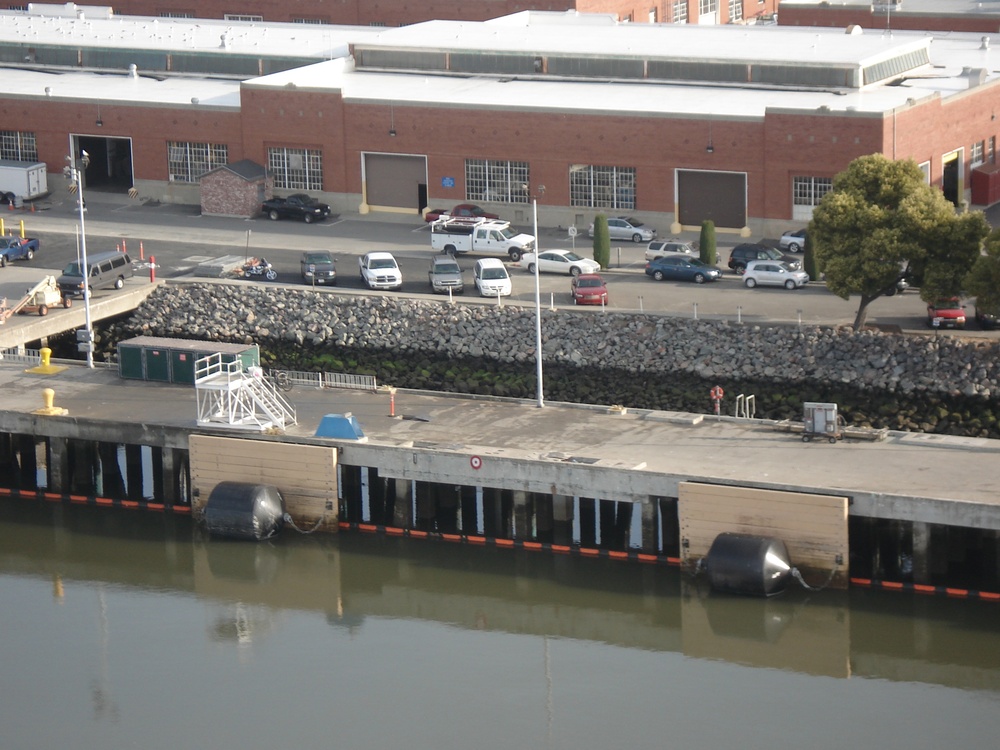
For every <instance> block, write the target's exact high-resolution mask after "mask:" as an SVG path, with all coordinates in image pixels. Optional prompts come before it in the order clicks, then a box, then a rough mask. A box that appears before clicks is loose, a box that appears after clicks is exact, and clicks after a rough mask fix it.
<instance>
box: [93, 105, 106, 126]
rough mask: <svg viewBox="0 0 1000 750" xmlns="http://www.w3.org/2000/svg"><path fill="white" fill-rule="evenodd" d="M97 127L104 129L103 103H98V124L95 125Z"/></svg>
mask: <svg viewBox="0 0 1000 750" xmlns="http://www.w3.org/2000/svg"><path fill="white" fill-rule="evenodd" d="M94 124H95V125H96V126H97V127H99V128H103V127H104V120H102V119H101V103H100V102H98V103H97V122H95V123H94Z"/></svg>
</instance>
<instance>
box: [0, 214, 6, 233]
mask: <svg viewBox="0 0 1000 750" xmlns="http://www.w3.org/2000/svg"><path fill="white" fill-rule="evenodd" d="M5 233H6V229H5V227H4V225H3V217H2V216H0V235H2V234H5Z"/></svg>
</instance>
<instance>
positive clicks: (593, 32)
mask: <svg viewBox="0 0 1000 750" xmlns="http://www.w3.org/2000/svg"><path fill="white" fill-rule="evenodd" d="M26 18H28V17H27V16H24V15H19V14H17V13H0V41H2V40H5V39H6V40H12V39H23V37H22V34H23V33H24V28H19V27H18V26H17V22H23V21H24V19H26ZM36 20H37V19H36ZM81 27H82V28H81ZM168 29H169V30H168ZM227 29H233V30H234V31H233V37H232V40H231V42H230V46H229V50H233V51H240V50H242V51H247V50H250V49H254V50H259V53H260V54H262V55H263V54H264V51H263V50H261V49H260V45H262V44H264V43H265V42H266V45H265V46H267V47H268V48H270V49H271V50H272V51H273V52H274V54H275V55H279V56H280V55H281V54H287V52H288V49H290V48H287V47H284V45H293V46H294V49H295V52H296V54H303V52H304V51H309V50H313V51H315V54H316V56H317V58H319V59H323V58H326V57H329V56H331V55H334V56H335V57H336V56H337V55H343V54H345V53H344V50H345V49H346V45H347V44H349V43H358V44H363V45H365V46H369V45H379V46H385V47H387V48H388V47H391V48H397V49H398V48H412V49H429V50H434V49H437V50H440V49H459V48H462V49H470V50H471V49H476V50H481V51H487V52H488V51H490V50H492V49H500V48H502V49H506V50H533V51H538V52H540V53H546V54H555V53H560V52H566V53H572V54H577V55H579V54H585V53H589V54H594V51H595V50H597V51H598V53H597V54H600V52H602V51H606V52H609V53H612V54H616V55H620V54H622V51H623V50H628V51H634V52H635V54H643V55H649V54H653V53H655V52H656V51H657V50H660V49H662V50H669V52H670V54H671V56H677V55H690V57H691V59H701V58H712V59H740V60H743V59H749V60H774V61H775V62H777V63H779V64H780V63H781V62H782V61H787V62H792V61H797V60H801V59H807V58H808V59H813V60H816V61H818V62H820V63H822V62H823V61H826V62H829V63H831V64H832V63H834V62H843V61H848V62H853V63H857V64H860V65H863V64H867V63H868V62H869V61H872V60H878V59H883V56H885V55H887V54H891V53H893V52H898V51H899V50H905V49H908V48H912V47H915V46H919V45H924V44H927V40H928V39H930V40H931V43H930V48H929V54H930V60H931V65H930V66H927V67H926V68H924V69H922V70H920V71H919V72H920V75H921V77H919V78H910V79H907V80H906V81H905V82H904V83H902V84H901V85H873V86H869V87H867V88H865V89H861V90H853V91H852V90H845V89H837V90H833V89H831V90H810V89H806V88H802V89H795V88H777V87H763V86H761V87H754V88H751V87H746V86H733V85H725V84H717V85H706V84H696V83H684V84H677V83H671V82H663V81H632V82H612V81H584V80H564V79H548V78H545V77H541V78H537V79H529V78H518V77H513V76H511V77H507V78H497V77H487V76H450V75H438V74H433V73H428V74H426V75H425V74H421V73H399V72H375V71H364V70H358V69H355V68H354V66H353V64H352V61H351V59H350V58H347V57H339V58H337V59H332V60H327V61H324V62H319V63H316V64H314V65H307V66H304V67H302V68H297V69H294V70H288V71H284V72H281V73H275V74H273V75H269V76H263V77H259V78H254V79H251V80H249V81H247V82H245V83H244V85H246V86H252V87H288V86H294V87H297V88H303V89H309V90H316V91H331V92H333V91H339V92H341V93H342V94H343V96H344V98H345V100H347V101H355V102H362V101H371V102H382V103H392V104H393V105H395V106H397V107H405V106H407V105H413V106H454V107H461V108H465V107H478V108H484V109H489V108H496V109H516V110H519V111H539V112H541V111H564V112H580V113H583V112H589V113H595V114H607V113H609V112H613V113H620V114H623V115H632V114H635V115H644V116H646V115H653V116H655V115H662V116H665V117H666V116H680V117H684V116H691V117H695V116H697V117H702V116H704V115H705V114H709V115H713V116H718V117H720V118H760V117H763V115H764V113H765V112H766V111H767V110H768V109H788V110H803V109H804V110H810V109H819V108H820V107H828V108H829V109H830V110H831V111H834V112H837V111H842V112H847V111H857V112H868V113H876V114H881V113H883V112H887V111H891V110H892V109H894V108H896V107H900V106H904V105H906V104H907V100H909V99H917V100H920V99H923V98H924V97H927V96H935V95H940V96H942V97H948V96H951V95H953V94H956V93H958V92H961V91H965V90H966V89H967V88H969V84H970V78H969V76H968V74H967V71H968V70H969V69H985V70H986V71H987V73H986V82H987V83H988V82H990V81H994V80H995V79H996V78H997V77H998V74H997V72H995V71H996V69H997V68H1000V65H998V61H994V60H993V59H992V58H993V57H995V56H997V55H1000V51H996V50H994V45H993V44H987V45H985V46H984V45H983V43H982V39H983V35H981V34H961V33H940V34H931V33H929V32H893V33H891V34H890V33H885V32H877V31H876V32H872V31H867V32H865V33H863V34H860V35H849V34H845V33H844V31H843V30H840V29H813V28H811V29H807V30H803V29H801V28H798V27H780V26H750V27H741V26H694V25H679V26H677V25H662V24H619V23H617V22H614V21H613V19H611V18H610V17H609V16H606V15H600V14H579V13H576V12H567V13H544V12H541V13H540V12H536V11H526V12H524V13H517V14H513V15H511V16H506V17H504V18H500V19H495V20H492V21H487V22H484V23H472V22H457V21H430V22H427V23H421V24H414V25H413V26H407V27H400V28H393V29H378V28H371V27H332V26H314V25H309V24H253V23H230V22H224V21H216V22H213V21H207V20H204V19H198V20H197V22H193V21H192V20H191V19H152V18H139V17H128V18H127V19H121V18H114V19H111V20H108V21H100V22H98V21H89V20H87V21H79V20H75V19H66V18H59V19H49V22H48V23H46V24H40V25H39V26H38V28H37V31H38V34H39V35H43V34H48V35H60V34H62V35H64V36H65V37H79V38H78V39H77V40H76V42H75V43H77V44H80V45H84V46H98V45H102V44H107V45H108V46H111V47H125V48H127V47H130V46H133V45H134V44H136V41H135V39H136V38H139V37H141V36H142V34H148V35H150V40H149V44H147V45H146V46H147V47H148V46H151V45H153V44H163V45H167V48H169V43H170V40H171V39H173V40H174V41H175V42H176V41H178V40H184V43H185V44H190V45H194V46H197V45H204V49H210V48H212V49H218V50H219V51H220V53H223V54H224V53H225V52H226V50H223V49H221V47H220V44H221V42H220V34H221V33H222V31H223V30H227ZM112 32H114V33H112ZM46 38H48V37H46ZM987 38H988V39H990V37H987ZM991 41H994V39H991ZM995 41H996V42H997V43H1000V35H996V37H995ZM964 71H966V72H964ZM3 80H4V84H3V88H4V90H5V91H6V92H7V95H8V96H9V95H12V94H13V95H15V96H45V95H46V94H45V88H46V87H48V88H49V89H50V91H49V95H50V96H52V97H67V98H71V99H96V100H100V101H102V102H103V101H113V100H121V101H136V102H143V103H149V104H156V103H162V104H182V103H184V102H188V103H190V102H191V100H192V99H198V105H197V106H203V107H207V106H221V107H236V106H238V103H239V84H238V83H237V82H235V81H232V82H227V81H219V80H208V79H201V78H195V77H176V78H175V77H169V76H166V77H165V76H158V77H157V78H145V77H139V78H137V79H136V78H129V77H128V75H127V73H126V72H125V71H123V74H122V76H121V77H118V76H112V75H95V74H93V73H86V72H82V71H81V72H75V71H74V72H67V73H61V74H54V73H51V72H34V71H28V70H20V69H17V68H8V69H6V70H4V73H3Z"/></svg>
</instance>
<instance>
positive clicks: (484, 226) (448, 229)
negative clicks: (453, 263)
mask: <svg viewBox="0 0 1000 750" xmlns="http://www.w3.org/2000/svg"><path fill="white" fill-rule="evenodd" d="M431 247H433V248H434V249H435V250H437V251H438V252H442V253H450V254H452V255H455V254H458V253H468V252H472V251H475V252H481V253H485V254H487V255H506V256H508V257H509V258H510V259H511V260H512V261H514V262H515V263H516V262H517V261H519V260H521V256H522V255H524V254H525V253H533V252H534V251H535V238H534V237H532V236H531V235H530V234H520V233H518V232H515V231H514V230H513V229H511V228H510V222H509V221H491V220H489V219H467V218H449V219H440V220H438V221H435V222H434V223H432V224H431Z"/></svg>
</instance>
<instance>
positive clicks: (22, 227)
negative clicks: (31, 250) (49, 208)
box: [21, 219, 25, 240]
mask: <svg viewBox="0 0 1000 750" xmlns="http://www.w3.org/2000/svg"><path fill="white" fill-rule="evenodd" d="M24 237H25V234H24V219H21V239H22V240H23V239H24Z"/></svg>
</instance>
